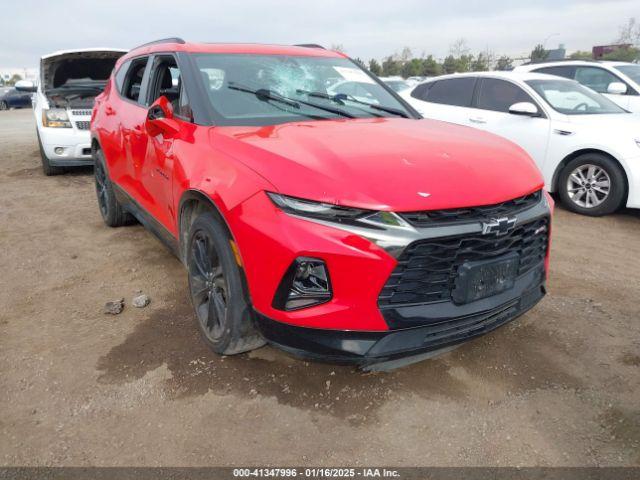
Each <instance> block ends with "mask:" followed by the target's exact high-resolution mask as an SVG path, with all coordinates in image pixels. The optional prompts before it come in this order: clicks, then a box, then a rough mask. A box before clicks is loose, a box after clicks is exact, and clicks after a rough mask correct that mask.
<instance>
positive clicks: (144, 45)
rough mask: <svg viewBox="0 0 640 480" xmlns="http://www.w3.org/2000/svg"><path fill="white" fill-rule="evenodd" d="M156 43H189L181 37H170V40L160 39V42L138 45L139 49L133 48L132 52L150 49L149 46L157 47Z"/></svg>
mask: <svg viewBox="0 0 640 480" xmlns="http://www.w3.org/2000/svg"><path fill="white" fill-rule="evenodd" d="M156 43H180V44H182V43H187V42H185V41H184V40H183V39H182V38H180V37H169V38H160V39H158V40H154V41H153V42H148V43H143V44H142V45H138V46H137V47H134V48H132V49H131V50H135V49H136V48H142V47H148V46H149V45H155V44H156Z"/></svg>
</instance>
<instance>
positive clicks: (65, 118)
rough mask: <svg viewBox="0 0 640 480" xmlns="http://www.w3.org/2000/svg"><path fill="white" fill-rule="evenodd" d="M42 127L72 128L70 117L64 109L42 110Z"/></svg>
mask: <svg viewBox="0 0 640 480" xmlns="http://www.w3.org/2000/svg"><path fill="white" fill-rule="evenodd" d="M42 126H43V127H50V128H71V122H70V121H69V115H67V111H66V110H65V109H64V108H52V109H50V110H42Z"/></svg>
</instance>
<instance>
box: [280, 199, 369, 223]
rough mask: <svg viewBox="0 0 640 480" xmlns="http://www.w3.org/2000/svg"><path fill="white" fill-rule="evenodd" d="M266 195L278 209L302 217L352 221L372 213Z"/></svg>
mask: <svg viewBox="0 0 640 480" xmlns="http://www.w3.org/2000/svg"><path fill="white" fill-rule="evenodd" d="M267 195H268V196H269V198H270V199H271V201H272V202H273V203H275V204H276V205H277V206H278V207H279V208H280V209H282V210H284V211H285V212H287V213H291V214H293V215H300V216H302V217H311V218H318V219H321V220H328V221H332V222H352V221H354V220H355V219H357V218H358V217H361V216H363V215H365V214H367V213H372V212H371V211H370V210H362V209H359V208H349V207H341V206H339V205H332V204H330V203H322V202H314V201H312V200H303V199H302V198H295V197H287V196H286V195H280V194H278V193H272V192H267Z"/></svg>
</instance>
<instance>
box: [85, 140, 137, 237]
mask: <svg viewBox="0 0 640 480" xmlns="http://www.w3.org/2000/svg"><path fill="white" fill-rule="evenodd" d="M93 172H94V176H95V184H96V196H97V198H98V208H99V209H100V214H101V215H102V219H103V220H104V223H106V224H107V225H108V226H110V227H121V226H123V225H130V224H131V223H134V222H135V219H134V218H133V216H132V215H131V214H130V213H127V212H126V211H125V210H124V208H123V207H122V205H120V203H119V202H118V199H117V198H116V195H115V192H114V191H113V184H112V183H111V180H110V179H109V174H108V172H107V168H106V166H105V162H104V155H103V153H102V150H98V151H97V152H96V158H95V167H94V169H93Z"/></svg>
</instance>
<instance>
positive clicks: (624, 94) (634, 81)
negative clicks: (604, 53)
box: [515, 60, 640, 113]
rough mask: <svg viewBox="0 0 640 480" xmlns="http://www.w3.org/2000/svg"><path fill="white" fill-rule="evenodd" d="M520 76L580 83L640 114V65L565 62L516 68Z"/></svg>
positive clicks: (603, 62)
mask: <svg viewBox="0 0 640 480" xmlns="http://www.w3.org/2000/svg"><path fill="white" fill-rule="evenodd" d="M515 71H518V72H538V73H548V74H549V75H557V76H560V77H564V78H569V79H571V80H576V81H577V82H580V83H581V84H582V85H584V86H585V87H589V88H590V89H591V90H595V91H596V92H598V93H601V94H602V95H604V96H605V97H607V98H608V99H609V100H612V101H614V102H615V103H617V104H618V105H620V106H621V107H622V108H624V109H625V110H629V111H630V112H634V113H640V65H638V64H635V63H627V62H606V61H602V62H595V61H593V62H590V61H582V60H576V61H563V62H546V63H534V64H530V65H521V66H519V67H516V68H515Z"/></svg>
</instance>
